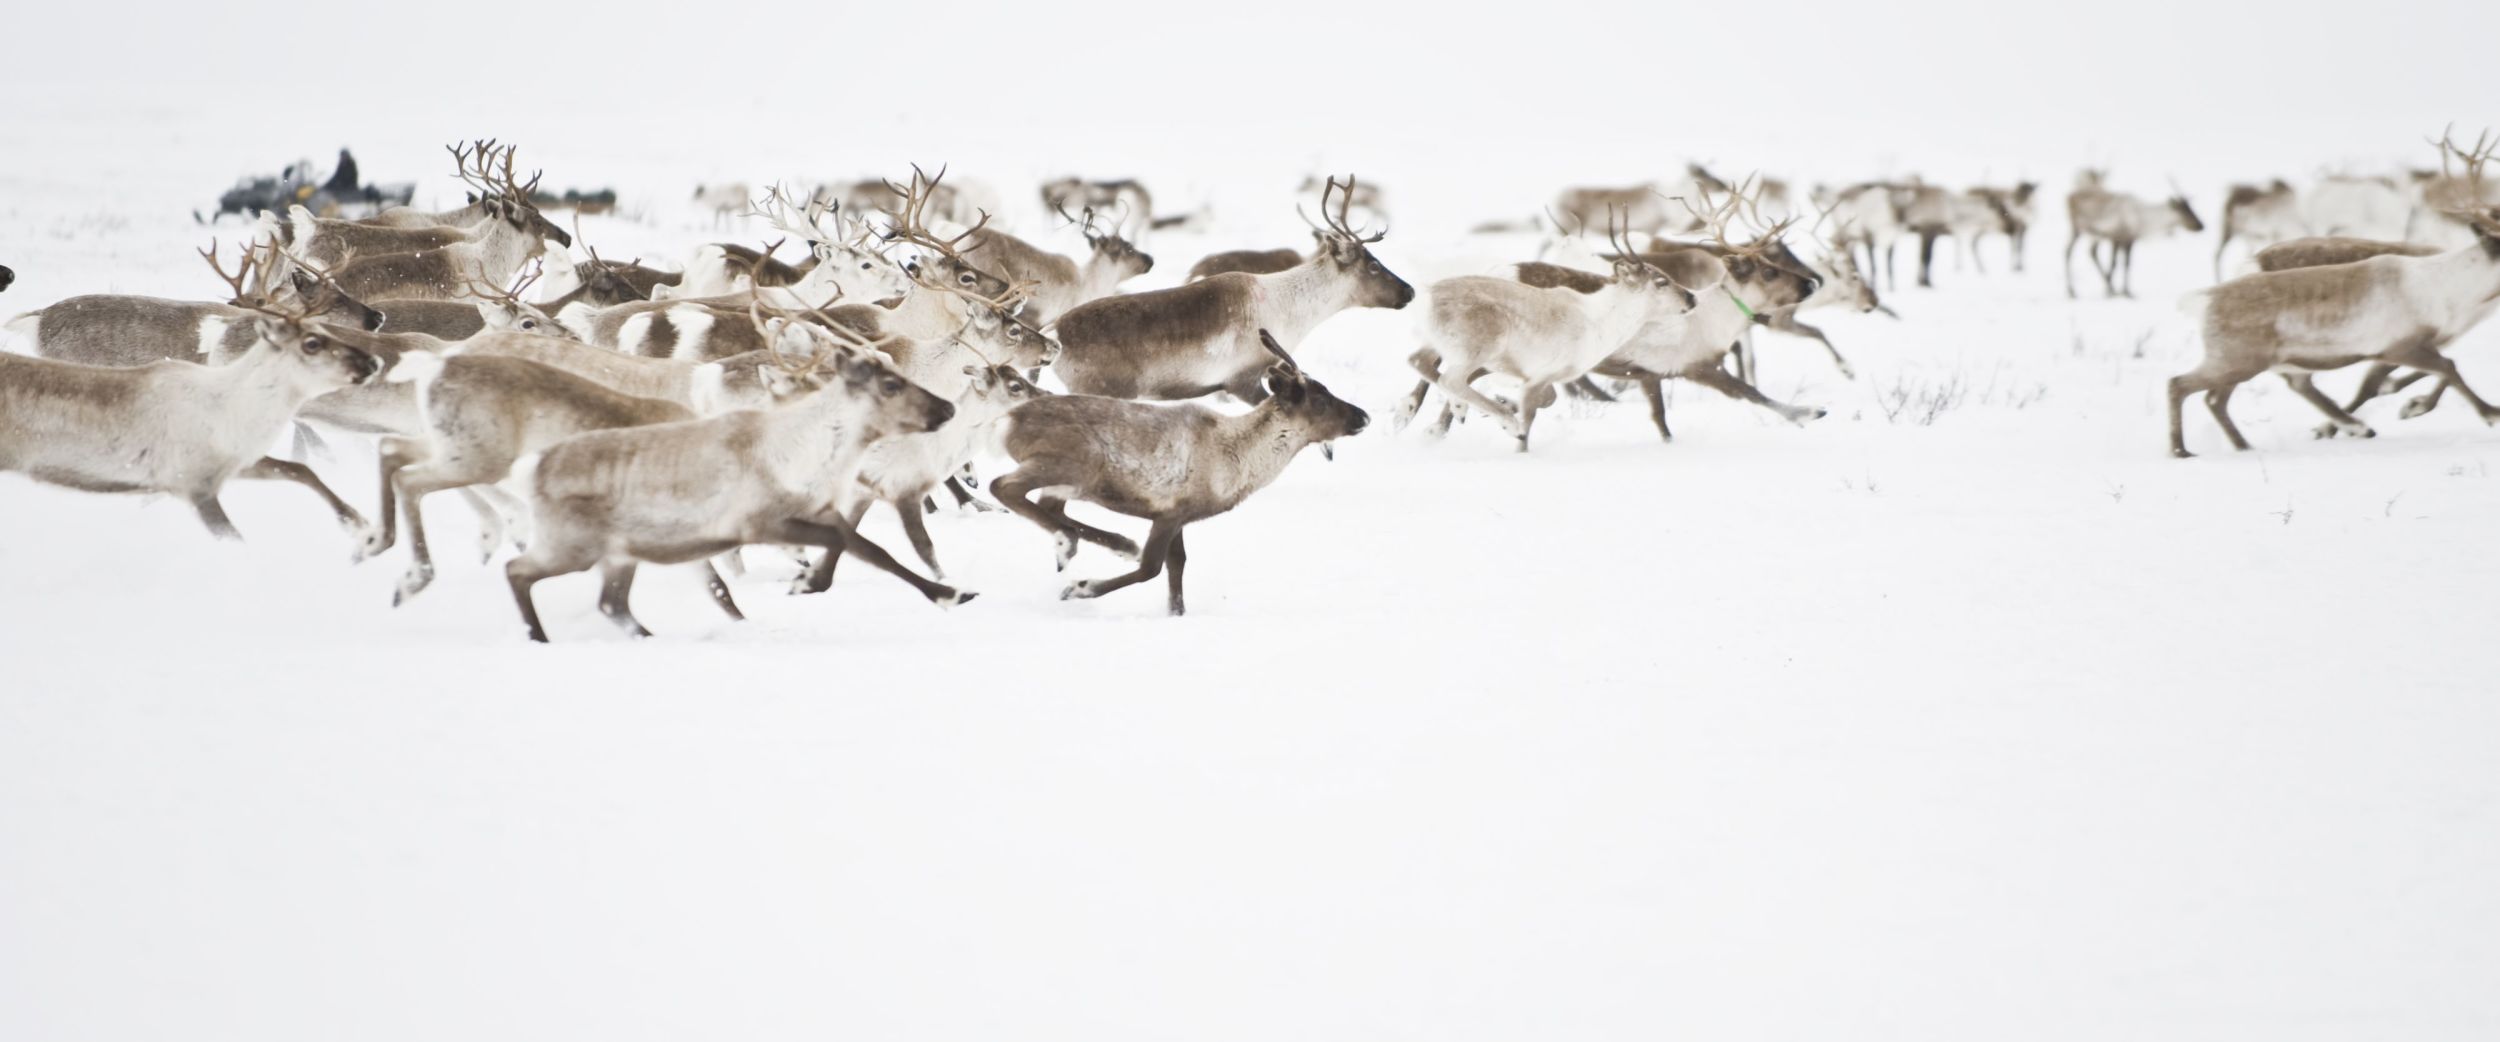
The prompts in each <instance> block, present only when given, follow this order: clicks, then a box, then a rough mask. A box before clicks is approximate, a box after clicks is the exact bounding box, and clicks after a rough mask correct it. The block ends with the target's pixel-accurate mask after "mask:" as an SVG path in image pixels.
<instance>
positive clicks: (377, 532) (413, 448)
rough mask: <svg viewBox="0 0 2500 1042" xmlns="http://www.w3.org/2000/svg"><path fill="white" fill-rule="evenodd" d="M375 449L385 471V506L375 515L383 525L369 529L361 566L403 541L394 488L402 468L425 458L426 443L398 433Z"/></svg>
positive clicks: (386, 437) (358, 556)
mask: <svg viewBox="0 0 2500 1042" xmlns="http://www.w3.org/2000/svg"><path fill="white" fill-rule="evenodd" d="M298 426H300V425H298ZM374 450H375V451H374V455H375V457H376V458H377V460H378V461H379V463H380V466H381V471H382V479H381V481H380V485H381V486H382V506H381V509H380V510H379V511H378V512H376V513H375V515H374V516H376V517H379V518H381V519H382V523H381V525H380V526H379V527H376V528H374V529H371V530H369V531H368V532H367V533H366V536H365V541H364V543H363V544H362V545H359V546H358V547H357V548H356V560H357V562H358V563H362V562H363V561H365V560H366V559H367V558H370V557H374V556H377V555H379V554H381V553H382V552H383V551H386V550H389V549H390V548H391V547H392V546H393V545H396V544H397V543H398V542H399V490H398V489H397V488H395V487H393V481H394V479H395V478H397V477H398V475H399V472H400V471H401V470H402V469H404V468H406V467H407V466H408V465H410V464H412V463H415V462H416V461H418V460H420V459H423V458H424V456H425V445H424V443H423V442H419V441H417V440H415V439H413V438H403V437H400V436H398V435H395V434H385V435H383V436H382V438H381V440H380V441H377V442H375V443H374Z"/></svg>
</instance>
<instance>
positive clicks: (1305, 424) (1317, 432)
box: [1259, 329, 1371, 458]
mask: <svg viewBox="0 0 2500 1042" xmlns="http://www.w3.org/2000/svg"><path fill="white" fill-rule="evenodd" d="M1259 345H1260V346H1262V347H1265V348H1267V350H1268V353H1269V354H1272V355H1275V356H1276V364H1274V365H1271V366H1268V367H1267V377H1266V388H1267V394H1268V403H1267V404H1266V405H1263V406H1262V407H1263V408H1265V407H1273V408H1274V409H1275V410H1276V411H1277V412H1278V413H1281V414H1282V415H1284V416H1285V418H1286V419H1287V420H1288V421H1290V422H1292V423H1293V424H1294V426H1296V427H1298V428H1300V429H1301V431H1302V433H1303V434H1304V435H1305V436H1307V437H1309V438H1310V440H1311V441H1312V443H1314V444H1317V445H1319V446H1320V450H1321V451H1322V452H1324V453H1328V454H1329V455H1330V458H1334V452H1333V451H1332V450H1330V449H1329V448H1328V445H1327V443H1328V442H1331V441H1335V440H1337V439H1339V438H1346V437H1352V436H1354V435H1357V434H1361V433H1363V428H1364V427H1365V426H1367V425H1369V424H1370V423H1371V416H1370V414H1368V413H1365V412H1364V411H1363V410H1361V409H1357V408H1355V407H1354V405H1353V404H1352V403H1350V402H1347V401H1346V400H1345V399H1342V398H1339V397H1337V396H1336V395H1334V394H1332V393H1330V392H1329V390H1328V388H1327V387H1326V386H1325V385H1323V384H1321V383H1320V382H1319V381H1318V380H1315V379H1312V378H1311V375H1310V374H1309V373H1305V372H1303V371H1302V365H1301V363H1299V362H1296V361H1294V360H1293V356H1292V355H1289V354H1286V353H1285V347H1284V345H1282V344H1279V343H1277V342H1276V338H1275V337H1274V336H1272V335H1270V334H1269V333H1268V331H1267V330H1264V329H1262V330H1259Z"/></svg>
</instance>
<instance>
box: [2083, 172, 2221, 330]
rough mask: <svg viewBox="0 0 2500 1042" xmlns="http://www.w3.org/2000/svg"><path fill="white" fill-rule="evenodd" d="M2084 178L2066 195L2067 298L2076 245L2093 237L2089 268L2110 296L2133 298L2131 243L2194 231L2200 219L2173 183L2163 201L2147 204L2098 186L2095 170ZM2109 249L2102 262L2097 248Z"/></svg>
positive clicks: (2099, 177)
mask: <svg viewBox="0 0 2500 1042" xmlns="http://www.w3.org/2000/svg"><path fill="white" fill-rule="evenodd" d="M2085 175H2086V176H2085V177H2084V178H2083V179H2082V182H2081V183H2080V184H2078V186H2077V187H2076V188H2075V190H2074V191H2073V192H2072V193H2069V194H2068V195H2067V196H2066V220H2067V225H2068V231H2067V234H2066V297H2067V299H2069V300H2072V299H2074V296H2075V244H2076V243H2078V242H2082V241H2083V240H2085V239H2087V238H2088V239H2091V240H2092V248H2091V250H2090V251H2089V252H2090V255H2091V258H2092V265H2093V267H2095V268H2097V269H2099V270H2100V273H2101V286H2102V288H2103V289H2104V290H2106V291H2107V292H2108V294H2109V295H2110V296H2112V297H2121V296H2124V297H2132V296H2135V244H2136V243H2137V242H2139V241H2142V240H2144V239H2158V238H2161V237H2163V236H2166V235H2169V234H2171V233H2172V232H2181V231H2184V232H2187V233H2189V234H2191V235H2192V234H2195V233H2197V232H2201V231H2204V230H2205V222H2203V221H2200V220H2197V218H2196V209H2195V207H2192V206H2190V205H2188V199H2187V194H2186V193H2184V192H2181V191H2180V190H2179V186H2178V185H2177V184H2175V183H2174V184H2172V185H2171V186H2170V198H2169V199H2168V200H2167V201H2165V202H2159V203H2148V202H2145V201H2144V200H2141V199H2138V198H2136V197H2134V196H2131V195H2127V194H2124V193H2121V192H2113V191H2110V190H2109V189H2107V188H2104V187H2102V178H2103V176H2104V175H2103V174H2102V173H2101V172H2100V171H2096V170H2095V171H2085ZM2104 244H2106V245H2108V247H2109V261H2108V262H2107V263H2106V264H2104V263H2103V262H2102V260H2101V247H2102V246H2103V245H2104Z"/></svg>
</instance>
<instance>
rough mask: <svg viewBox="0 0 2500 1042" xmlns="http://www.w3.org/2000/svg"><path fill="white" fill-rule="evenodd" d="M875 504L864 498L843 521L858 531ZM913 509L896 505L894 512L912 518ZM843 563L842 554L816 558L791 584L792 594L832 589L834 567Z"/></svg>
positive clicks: (853, 505) (907, 504)
mask: <svg viewBox="0 0 2500 1042" xmlns="http://www.w3.org/2000/svg"><path fill="white" fill-rule="evenodd" d="M874 502H875V500H871V499H865V498H863V499H861V500H860V501H859V502H857V503H853V504H851V509H850V513H849V516H847V517H845V518H844V519H843V520H844V521H846V522H848V523H849V524H850V526H851V528H852V529H853V530H854V531H856V530H858V528H859V522H860V519H861V518H864V517H867V516H868V507H869V506H870V504H872V503H874ZM911 508H912V504H910V503H896V504H894V512H895V513H898V514H901V515H903V516H905V517H909V516H911V512H912V511H911ZM841 563H842V555H841V554H840V553H828V554H825V555H823V556H820V557H818V558H816V563H815V564H813V565H810V566H808V569H807V570H806V571H804V572H801V573H799V577H798V579H797V580H796V581H793V582H792V583H791V584H790V592H791V593H794V594H797V593H823V592H825V591H826V590H830V589H832V588H833V569H834V566H836V565H839V564H841Z"/></svg>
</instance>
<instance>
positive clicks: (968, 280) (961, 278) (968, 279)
mask: <svg viewBox="0 0 2500 1042" xmlns="http://www.w3.org/2000/svg"><path fill="white" fill-rule="evenodd" d="M955 281H957V282H960V283H963V284H964V285H966V286H969V285H972V284H973V283H974V282H977V281H979V280H978V279H975V278H973V277H972V273H971V272H969V271H967V272H965V273H963V274H961V275H957V276H955Z"/></svg>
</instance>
